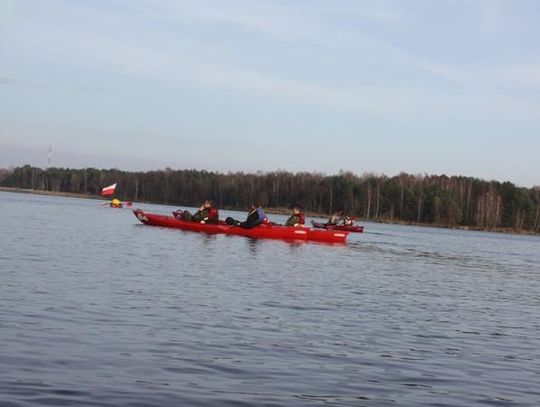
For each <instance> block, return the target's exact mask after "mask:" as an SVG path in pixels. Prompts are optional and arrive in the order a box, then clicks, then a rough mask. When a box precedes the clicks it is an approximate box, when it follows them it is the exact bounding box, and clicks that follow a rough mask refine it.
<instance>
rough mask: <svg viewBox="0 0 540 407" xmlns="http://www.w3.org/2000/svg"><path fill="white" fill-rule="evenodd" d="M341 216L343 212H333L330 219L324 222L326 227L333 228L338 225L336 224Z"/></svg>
mask: <svg viewBox="0 0 540 407" xmlns="http://www.w3.org/2000/svg"><path fill="white" fill-rule="evenodd" d="M342 216H343V210H341V209H340V210H337V211H335V212H334V213H333V214H332V215H331V216H330V218H329V219H328V222H326V225H327V226H335V225H337V224H338V222H339V221H340V220H341V217H342Z"/></svg>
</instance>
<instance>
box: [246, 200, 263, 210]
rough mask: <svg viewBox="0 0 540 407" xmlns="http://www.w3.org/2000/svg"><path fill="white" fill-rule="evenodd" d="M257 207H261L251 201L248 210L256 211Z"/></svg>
mask: <svg viewBox="0 0 540 407" xmlns="http://www.w3.org/2000/svg"><path fill="white" fill-rule="evenodd" d="M259 206H261V205H260V204H259V202H257V201H253V203H252V204H251V206H250V207H249V209H250V210H253V209H257V208H258V207H259Z"/></svg>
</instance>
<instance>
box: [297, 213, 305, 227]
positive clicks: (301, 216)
mask: <svg viewBox="0 0 540 407" xmlns="http://www.w3.org/2000/svg"><path fill="white" fill-rule="evenodd" d="M298 218H299V219H298V223H299V224H300V225H305V224H306V215H304V214H303V213H300V214H298Z"/></svg>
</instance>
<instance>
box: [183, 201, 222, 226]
mask: <svg viewBox="0 0 540 407" xmlns="http://www.w3.org/2000/svg"><path fill="white" fill-rule="evenodd" d="M180 218H181V219H182V220H187V221H193V222H199V223H219V211H218V209H217V208H215V207H214V205H213V203H212V201H211V200H210V199H207V200H205V201H204V203H203V204H202V205H201V207H200V208H199V209H198V210H197V212H195V213H194V214H193V215H192V214H191V212H189V211H184V212H182V213H181V214H180Z"/></svg>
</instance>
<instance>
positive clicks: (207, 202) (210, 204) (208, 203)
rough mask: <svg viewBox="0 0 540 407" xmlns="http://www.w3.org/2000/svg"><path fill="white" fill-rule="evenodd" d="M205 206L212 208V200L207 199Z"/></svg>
mask: <svg viewBox="0 0 540 407" xmlns="http://www.w3.org/2000/svg"><path fill="white" fill-rule="evenodd" d="M203 206H204V207H205V208H211V207H212V200H211V199H207V200H206V201H204V204H203Z"/></svg>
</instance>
